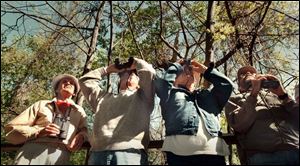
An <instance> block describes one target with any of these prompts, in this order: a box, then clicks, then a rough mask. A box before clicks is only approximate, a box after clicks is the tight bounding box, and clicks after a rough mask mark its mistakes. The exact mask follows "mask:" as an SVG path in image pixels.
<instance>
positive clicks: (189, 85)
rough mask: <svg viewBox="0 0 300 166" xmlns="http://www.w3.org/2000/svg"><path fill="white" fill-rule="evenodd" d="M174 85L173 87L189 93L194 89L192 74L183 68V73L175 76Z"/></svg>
mask: <svg viewBox="0 0 300 166" xmlns="http://www.w3.org/2000/svg"><path fill="white" fill-rule="evenodd" d="M174 84H175V86H181V87H185V88H186V89H188V90H190V91H191V92H192V91H194V89H195V77H194V73H193V72H192V71H191V70H190V69H189V68H188V67H187V66H184V71H183V72H182V73H181V74H180V75H178V76H177V78H176V80H175V83H174Z"/></svg>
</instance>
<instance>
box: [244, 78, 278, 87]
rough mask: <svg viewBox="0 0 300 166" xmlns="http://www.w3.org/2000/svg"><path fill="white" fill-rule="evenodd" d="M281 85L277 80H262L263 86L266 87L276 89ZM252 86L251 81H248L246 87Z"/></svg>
mask: <svg viewBox="0 0 300 166" xmlns="http://www.w3.org/2000/svg"><path fill="white" fill-rule="evenodd" d="M279 85H280V83H279V81H277V80H262V81H261V87H262V88H266V89H269V88H271V89H276V88H278V87H279ZM251 86H252V84H251V81H247V82H246V87H247V88H246V89H249V88H250V87H251Z"/></svg>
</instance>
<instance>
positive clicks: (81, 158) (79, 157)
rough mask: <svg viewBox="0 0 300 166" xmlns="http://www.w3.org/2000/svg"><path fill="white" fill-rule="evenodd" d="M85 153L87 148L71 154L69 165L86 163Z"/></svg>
mask: <svg viewBox="0 0 300 166" xmlns="http://www.w3.org/2000/svg"><path fill="white" fill-rule="evenodd" d="M86 153H87V150H79V151H77V152H74V153H72V154H71V158H70V164H71V165H86V161H85V158H86Z"/></svg>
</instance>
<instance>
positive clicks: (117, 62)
mask: <svg viewBox="0 0 300 166" xmlns="http://www.w3.org/2000/svg"><path fill="white" fill-rule="evenodd" d="M133 61H134V59H133V57H129V58H128V61H127V62H126V63H120V60H119V58H117V59H115V61H114V62H115V66H116V68H117V69H119V70H120V69H124V68H130V66H131V65H132V63H133Z"/></svg>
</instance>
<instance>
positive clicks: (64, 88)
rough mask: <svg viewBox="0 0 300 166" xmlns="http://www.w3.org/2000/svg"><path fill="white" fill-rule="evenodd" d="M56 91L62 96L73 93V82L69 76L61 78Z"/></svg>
mask: <svg viewBox="0 0 300 166" xmlns="http://www.w3.org/2000/svg"><path fill="white" fill-rule="evenodd" d="M57 88H58V89H57V91H58V93H60V95H62V96H72V95H74V94H75V82H74V81H73V80H72V79H70V78H63V79H62V80H60V81H59V84H58V87H57Z"/></svg>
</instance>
